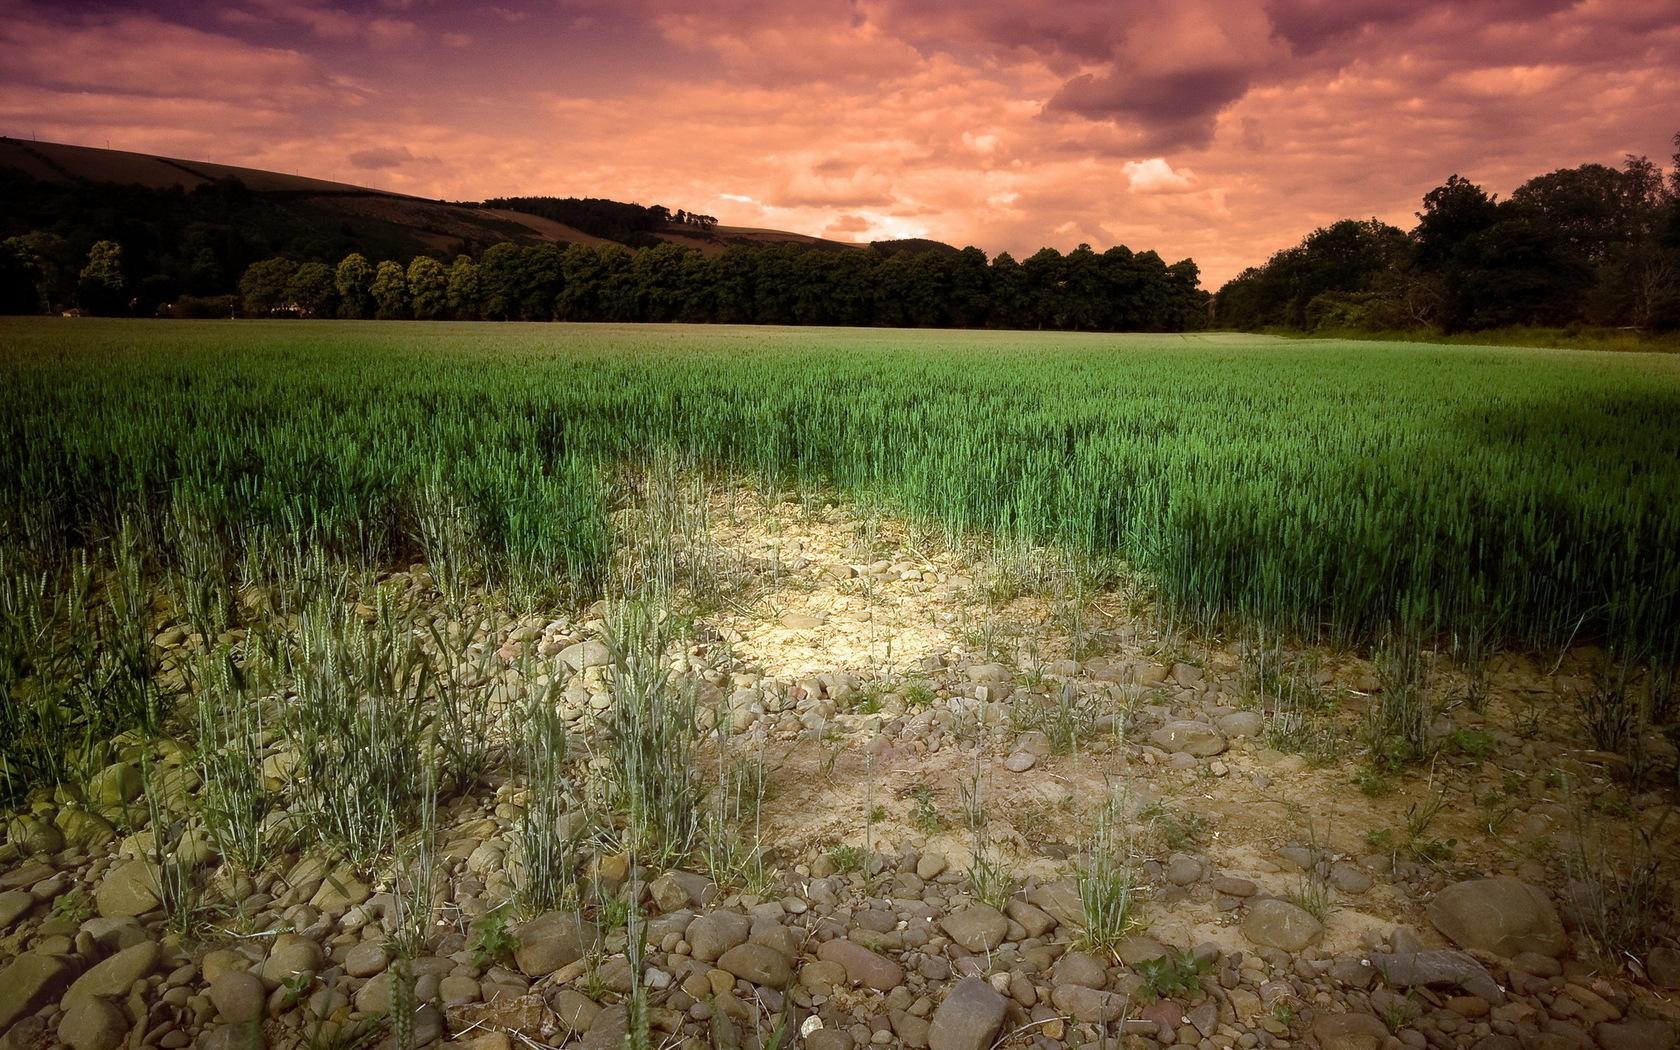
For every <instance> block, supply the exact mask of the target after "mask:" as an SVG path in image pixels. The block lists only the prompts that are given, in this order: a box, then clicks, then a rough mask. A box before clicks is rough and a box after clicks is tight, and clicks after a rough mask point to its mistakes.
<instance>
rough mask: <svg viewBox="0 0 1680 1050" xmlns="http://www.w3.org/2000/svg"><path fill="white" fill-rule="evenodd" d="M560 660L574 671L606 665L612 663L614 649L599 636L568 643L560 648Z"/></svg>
mask: <svg viewBox="0 0 1680 1050" xmlns="http://www.w3.org/2000/svg"><path fill="white" fill-rule="evenodd" d="M560 662H561V663H563V664H565V665H566V666H567V667H570V668H571V669H572V670H574V671H586V670H588V669H589V668H591V667H605V666H606V665H607V664H610V663H612V650H610V649H608V648H607V644H606V643H605V642H603V641H601V640H599V639H597V638H591V639H589V640H588V641H583V642H578V643H576V644H574V645H568V646H566V648H564V649H562V650H560Z"/></svg>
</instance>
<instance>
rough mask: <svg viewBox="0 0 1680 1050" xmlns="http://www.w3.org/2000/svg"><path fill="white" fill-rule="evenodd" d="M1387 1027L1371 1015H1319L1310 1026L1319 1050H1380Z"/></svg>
mask: <svg viewBox="0 0 1680 1050" xmlns="http://www.w3.org/2000/svg"><path fill="white" fill-rule="evenodd" d="M1388 1035H1389V1032H1388V1026H1387V1025H1385V1024H1383V1022H1382V1020H1381V1019H1380V1018H1378V1017H1375V1016H1373V1015H1372V1014H1321V1015H1320V1016H1319V1017H1318V1018H1317V1019H1316V1020H1315V1021H1313V1026H1312V1037H1313V1039H1314V1040H1316V1041H1317V1043H1318V1047H1319V1050H1380V1048H1381V1047H1382V1046H1383V1044H1384V1043H1386V1042H1387V1041H1388Z"/></svg>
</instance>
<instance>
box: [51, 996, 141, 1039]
mask: <svg viewBox="0 0 1680 1050" xmlns="http://www.w3.org/2000/svg"><path fill="white" fill-rule="evenodd" d="M128 1029H129V1024H128V1014H127V1013H125V1012H124V1011H123V1010H122V1008H121V1007H118V1006H115V1005H113V1004H111V1003H108V1002H106V1001H105V1000H104V999H84V1000H82V1001H81V1002H79V1003H77V1004H76V1007H75V1009H67V1010H65V1012H64V1019H63V1020H62V1021H60V1022H59V1023H58V1038H59V1041H60V1042H62V1043H64V1045H66V1046H68V1047H70V1048H71V1050H116V1048H117V1047H118V1046H121V1045H122V1042H123V1037H124V1036H126V1035H128Z"/></svg>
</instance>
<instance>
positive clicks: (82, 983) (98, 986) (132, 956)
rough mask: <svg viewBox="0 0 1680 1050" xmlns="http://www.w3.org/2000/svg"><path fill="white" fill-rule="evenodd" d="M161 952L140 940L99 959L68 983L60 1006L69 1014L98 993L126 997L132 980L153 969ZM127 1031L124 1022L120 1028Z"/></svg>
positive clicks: (153, 945)
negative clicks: (73, 981)
mask: <svg viewBox="0 0 1680 1050" xmlns="http://www.w3.org/2000/svg"><path fill="white" fill-rule="evenodd" d="M162 954H163V949H161V948H159V947H158V946H157V944H155V943H154V942H152V941H142V942H141V943H139V944H136V945H134V946H132V947H129V948H124V949H123V950H122V951H120V952H118V953H117V954H115V955H113V956H111V957H110V958H109V959H106V960H104V961H103V962H100V963H96V964H95V965H93V966H91V967H89V968H88V971H87V972H86V973H84V974H82V975H81V976H80V977H78V978H76V981H75V983H73V984H72V985H70V990H69V991H68V992H65V993H64V1002H63V1004H62V1005H63V1006H64V1009H66V1010H68V1011H70V1012H72V1013H73V1012H75V1011H76V1010H77V1009H79V1008H80V1007H81V1004H82V1003H83V1002H85V1001H86V1000H88V999H90V998H95V997H98V996H107V997H110V998H113V999H121V998H126V997H127V995H128V990H129V989H130V988H132V987H134V982H135V981H138V980H140V979H141V978H142V977H146V976H148V975H149V974H150V973H151V972H152V971H153V970H155V969H157V964H158V959H159V957H160V956H162ZM127 1030H128V1028H127V1026H126V1025H124V1027H123V1031H125V1032H126V1031H127Z"/></svg>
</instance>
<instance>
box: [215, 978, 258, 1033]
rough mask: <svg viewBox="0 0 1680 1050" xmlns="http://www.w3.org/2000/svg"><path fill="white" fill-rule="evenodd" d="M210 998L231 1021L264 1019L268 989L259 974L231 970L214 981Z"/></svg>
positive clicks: (240, 1022)
mask: <svg viewBox="0 0 1680 1050" xmlns="http://www.w3.org/2000/svg"><path fill="white" fill-rule="evenodd" d="M210 1002H211V1003H213V1004H214V1005H215V1007H216V1016H217V1017H219V1018H221V1019H222V1020H223V1021H225V1022H227V1023H228V1024H245V1023H248V1022H251V1021H261V1020H262V1017H263V1010H264V1009H265V1008H266V1006H267V1004H268V989H267V988H266V987H265V986H264V985H263V983H262V978H260V977H258V976H257V975H256V974H254V973H248V972H245V971H242V970H231V971H229V972H227V973H224V974H222V975H221V976H220V977H218V978H217V979H216V980H214V981H212V982H211V983H210Z"/></svg>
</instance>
